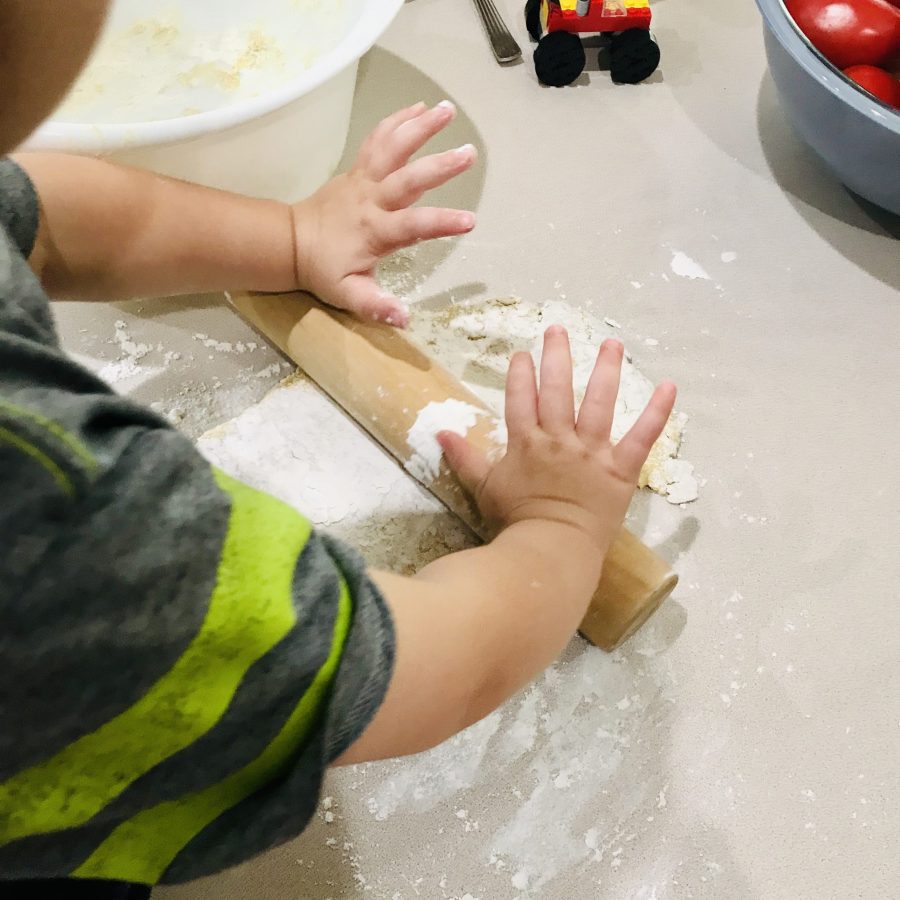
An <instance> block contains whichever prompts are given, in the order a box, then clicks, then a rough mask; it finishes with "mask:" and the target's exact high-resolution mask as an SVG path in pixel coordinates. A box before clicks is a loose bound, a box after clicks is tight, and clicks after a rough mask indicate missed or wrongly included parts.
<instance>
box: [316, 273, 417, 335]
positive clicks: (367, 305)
mask: <svg viewBox="0 0 900 900" xmlns="http://www.w3.org/2000/svg"><path fill="white" fill-rule="evenodd" d="M321 299H323V300H324V301H325V302H326V303H330V304H331V305H332V306H336V307H338V308H339V309H346V310H348V311H350V312H352V313H354V315H357V316H359V318H361V319H364V320H365V321H367V322H383V323H385V324H386V325H393V326H394V327H395V328H406V326H407V325H408V324H409V308H408V307H407V306H406V304H405V303H403V302H402V301H400V300H398V299H397V298H396V297H395V296H394V295H393V294H390V293H388V292H387V291H385V290H383V289H382V288H381V287H380V286H379V284H378V282H377V281H375V279H374V278H372V277H371V276H369V275H349V276H348V277H347V278H344V279H343V281H341V283H340V284H339V285H338V286H337V287H336V288H335V290H334V292H333V294H332V295H331V296H330V297H322V298H321Z"/></svg>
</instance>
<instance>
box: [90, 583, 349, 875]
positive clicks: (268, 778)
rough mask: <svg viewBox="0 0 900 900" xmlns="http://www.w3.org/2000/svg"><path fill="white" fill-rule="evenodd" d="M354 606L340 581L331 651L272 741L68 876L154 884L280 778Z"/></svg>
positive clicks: (323, 687)
mask: <svg viewBox="0 0 900 900" xmlns="http://www.w3.org/2000/svg"><path fill="white" fill-rule="evenodd" d="M351 613H352V603H351V599H350V591H349V589H348V588H347V584H346V582H345V581H344V580H343V578H342V579H341V586H340V595H339V600H338V612H337V617H336V620H335V626H334V631H333V633H332V640H331V650H330V652H329V654H328V657H327V659H326V660H325V662H324V663H323V664H322V667H321V668H320V669H319V671H318V672H317V673H316V677H315V679H314V680H313V682H312V684H311V685H310V686H309V688H307V690H306V692H305V693H304V695H303V697H302V699H301V700H300V702H299V703H298V704H297V706H296V707H295V709H294V711H293V712H292V713H291V715H290V717H289V718H288V720H287V722H286V723H285V725H284V727H283V728H282V729H281V731H280V732H279V733H278V734H277V735H276V737H275V738H274V740H273V741H272V742H271V743H270V744H269V745H268V746H267V747H266V749H265V750H264V751H263V752H262V753H261V754H260V755H259V756H258V757H257V758H256V759H254V760H253V761H252V762H251V763H248V764H247V765H246V766H244V767H243V768H242V769H239V770H238V771H237V772H234V773H233V774H231V775H229V776H228V778H226V779H224V780H223V781H221V782H219V783H218V784H214V785H212V786H210V787H209V788H207V789H205V790H203V791H198V792H197V793H194V794H189V795H187V796H185V797H181V798H179V799H178V800H173V801H171V802H168V803H161V804H159V805H158V806H155V807H151V808H150V809H147V810H145V811H144V812H141V813H138V814H137V815H136V816H134V817H133V818H131V819H129V820H128V821H127V822H123V823H122V824H121V825H120V826H119V827H118V828H116V830H115V831H113V832H112V834H111V835H110V836H109V837H108V838H107V839H106V840H105V841H104V842H103V843H102V844H101V845H100V846H99V847H98V848H97V849H96V850H95V851H94V853H93V854H92V855H91V856H90V857H89V858H88V859H87V861H86V862H85V863H84V864H83V865H81V866H80V867H79V868H78V869H76V870H75V871H74V872H73V873H72V874H73V876H74V877H75V878H100V879H112V880H120V881H131V882H136V883H138V884H156V883H157V882H158V881H159V880H160V878H162V876H163V874H164V873H165V871H166V869H167V868H168V867H169V866H170V865H171V864H172V861H173V860H174V859H175V857H176V856H178V854H179V853H180V852H181V850H183V849H184V847H186V846H187V845H188V844H189V843H190V841H191V840H193V838H194V837H196V836H197V835H198V834H199V833H200V832H201V831H202V830H203V829H204V828H206V827H207V826H208V825H209V824H211V823H212V822H213V821H215V820H216V819H217V818H218V817H219V816H221V815H222V814H223V813H224V812H226V811H227V810H229V809H231V808H232V807H234V806H237V804H238V803H240V802H241V801H242V800H244V799H246V798H247V797H249V796H250V795H251V794H253V793H254V792H255V791H257V790H259V789H260V788H261V787H263V786H264V785H266V784H269V783H271V782H272V781H274V780H276V779H277V778H279V777H281V776H283V775H284V773H285V772H286V771H287V770H288V769H289V767H290V765H291V761H292V760H293V759H294V758H296V755H297V753H298V751H299V749H300V748H301V747H302V745H303V743H304V741H305V740H306V738H307V737H308V735H309V732H310V730H311V729H312V726H313V725H314V724H315V722H316V720H317V714H318V712H319V710H320V708H321V706H322V702H323V700H324V699H325V694H326V692H327V690H328V688H329V687H330V686H331V682H332V681H333V680H334V676H335V673H336V671H337V667H338V663H339V662H340V659H341V654H342V653H343V649H344V643H345V642H346V640H347V632H348V631H349V628H350V619H351Z"/></svg>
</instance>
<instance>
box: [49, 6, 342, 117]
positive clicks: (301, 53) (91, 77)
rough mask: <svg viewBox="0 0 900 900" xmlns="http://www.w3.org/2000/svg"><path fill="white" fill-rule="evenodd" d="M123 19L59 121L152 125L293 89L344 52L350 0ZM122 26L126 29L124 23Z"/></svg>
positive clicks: (116, 19) (172, 11)
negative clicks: (324, 60)
mask: <svg viewBox="0 0 900 900" xmlns="http://www.w3.org/2000/svg"><path fill="white" fill-rule="evenodd" d="M129 6H130V7H137V8H140V7H142V6H146V12H148V13H152V14H151V15H149V16H145V17H138V18H135V17H134V16H132V17H131V19H130V21H129V20H127V19H123V16H122V15H117V16H115V17H114V18H113V20H112V21H111V22H110V25H109V27H108V28H107V30H106V32H105V34H104V35H103V37H102V38H101V40H100V42H99V44H98V46H97V48H96V50H95V52H94V54H93V56H92V57H91V60H90V62H89V64H88V66H87V68H86V69H85V71H84V72H83V73H82V75H81V77H80V78H79V79H78V81H77V82H76V84H75V86H74V87H73V89H72V91H71V92H70V94H69V96H68V98H67V99H66V101H65V103H64V104H63V105H62V107H61V108H60V109H59V111H58V112H57V114H56V115H55V116H54V119H55V120H56V121H61V122H77V123H92V124H112V123H120V124H121V123H129V122H144V121H155V120H160V119H172V118H178V117H182V116H189V115H195V114H197V113H201V112H208V111H210V110H213V109H219V108H222V107H224V106H227V105H229V104H231V103H234V102H235V101H238V100H247V99H250V98H252V97H257V96H261V95H263V94H265V93H266V92H268V91H270V90H272V89H274V88H276V87H278V86H279V85H281V84H284V83H286V82H289V81H290V80H291V79H293V78H296V77H298V76H300V75H301V74H302V73H303V72H304V71H306V70H307V69H309V68H310V67H311V66H312V65H313V64H314V63H315V62H316V60H317V59H318V58H319V57H321V56H322V55H323V54H325V53H328V52H329V51H331V50H332V49H334V47H336V46H337V45H338V43H339V42H340V40H341V39H342V37H343V36H344V34H345V33H346V30H347V23H348V10H347V4H346V3H345V2H343V0H337V2H334V0H281V2H267V3H262V4H254V5H253V6H252V8H250V11H249V12H246V11H243V8H242V7H240V6H237V5H236V4H233V3H223V4H222V5H221V6H215V7H213V6H210V5H205V6H204V9H205V12H204V11H203V10H199V11H198V10H197V9H191V8H189V7H186V8H185V9H184V10H180V9H177V8H171V9H167V10H166V11H163V12H159V13H156V12H155V11H154V10H153V6H152V5H151V4H139V3H131V4H130V5H129ZM123 22H124V24H123Z"/></svg>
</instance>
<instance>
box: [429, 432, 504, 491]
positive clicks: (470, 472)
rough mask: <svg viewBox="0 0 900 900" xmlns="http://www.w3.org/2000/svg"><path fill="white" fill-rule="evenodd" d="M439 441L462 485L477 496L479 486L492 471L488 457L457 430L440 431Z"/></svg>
mask: <svg viewBox="0 0 900 900" xmlns="http://www.w3.org/2000/svg"><path fill="white" fill-rule="evenodd" d="M437 441H438V443H439V444H440V445H441V449H442V450H443V451H444V457H445V458H446V460H447V465H448V466H450V468H451V469H452V470H453V472H454V473H455V474H456V477H457V478H458V479H459V480H460V483H461V484H462V486H463V487H464V488H465V489H466V490H467V491H468V492H469V493H470V494H472V495H473V496H476V497H477V495H478V489H479V487H480V486H481V484H482V483H483V482H484V480H485V479H486V478H487V476H488V473H489V472H490V471H491V464H490V462H489V461H488V458H487V457H486V456H485V455H484V454H483V453H481V452H480V451H478V450H476V449H475V448H474V447H473V446H472V445H471V444H470V443H469V442H468V441H467V440H466V439H465V438H464V437H460V435H458V434H457V433H456V432H455V431H440V432H438V434H437Z"/></svg>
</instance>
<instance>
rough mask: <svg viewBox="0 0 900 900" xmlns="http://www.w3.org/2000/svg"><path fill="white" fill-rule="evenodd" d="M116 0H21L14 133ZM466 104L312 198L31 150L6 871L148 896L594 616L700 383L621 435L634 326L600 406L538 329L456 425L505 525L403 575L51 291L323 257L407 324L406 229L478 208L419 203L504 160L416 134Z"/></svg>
mask: <svg viewBox="0 0 900 900" xmlns="http://www.w3.org/2000/svg"><path fill="white" fill-rule="evenodd" d="M105 5H106V4H105V2H103V0H68V2H67V3H64V4H59V3H51V2H50V0H0V40H2V41H3V47H2V53H0V74H2V81H0V83H2V85H3V93H4V103H3V105H2V106H0V136H2V138H0V139H2V142H3V147H2V148H0V150H2V149H5V150H6V151H9V150H11V149H12V148H14V147H15V146H17V145H18V144H19V143H20V142H21V141H22V140H23V139H24V138H25V137H26V136H27V135H28V134H29V133H30V131H31V130H33V129H34V127H35V126H36V125H37V124H38V123H39V122H40V121H41V120H42V119H43V118H44V117H45V116H46V115H48V114H49V113H50V112H51V111H52V109H53V108H54V106H55V105H56V104H57V103H58V101H59V99H60V97H61V95H62V94H63V92H64V91H65V90H66V88H67V86H68V85H69V84H70V83H71V82H72V80H73V79H74V78H75V76H76V74H77V72H78V70H79V67H80V66H81V65H82V64H83V61H84V59H85V57H86V56H87V54H88V52H89V49H90V47H91V45H92V42H93V41H94V39H95V37H96V34H97V31H98V29H99V27H100V25H101V23H102V20H103V15H104V8H105ZM452 116H453V108H452V106H450V105H449V104H439V105H438V106H437V107H435V108H433V109H426V108H425V107H424V106H423V105H422V104H418V105H416V106H413V107H410V108H409V109H406V110H403V111H402V112H399V113H397V114H396V115H394V116H392V117H391V118H389V119H387V120H386V121H385V122H383V123H382V124H381V125H380V126H379V127H378V128H377V129H376V130H375V132H374V133H373V134H372V135H371V136H370V137H369V139H368V140H367V142H366V143H365V145H364V147H363V148H362V150H361V152H360V155H359V159H358V161H357V163H356V165H355V166H354V168H353V169H352V171H351V172H349V173H348V174H346V175H342V176H340V177H338V178H336V179H334V180H333V181H331V182H330V183H329V184H328V185H326V186H325V187H324V188H323V189H322V190H321V191H319V192H318V193H317V194H315V195H314V196H313V197H311V198H310V199H309V200H307V201H304V202H302V203H299V204H297V205H295V206H294V207H292V208H291V207H288V206H286V205H283V204H279V203H274V202H269V201H258V200H250V199H246V198H241V197H237V196H231V195H228V194H223V193H219V192H215V191H211V190H207V189H204V188H200V187H195V186H191V185H187V184H182V183H178V182H174V181H170V180H167V179H164V178H160V177H157V176H155V175H151V174H147V173H142V172H137V171H131V170H127V169H122V168H118V167H116V166H113V165H111V164H108V163H106V162H101V161H97V160H90V159H78V158H70V157H63V156H58V157H57V156H53V155H23V156H21V157H19V159H18V164H16V163H14V162H11V161H8V160H7V161H4V162H3V163H2V164H0V223H2V226H3V227H2V233H0V484H2V496H3V505H2V509H0V897H2V898H6V900H13V898H23V897H42V898H54V900H56V898H63V900H67V898H73V897H91V898H101V900H103V898H113V897H120V898H125V897H128V898H137V897H146V896H148V894H149V892H150V890H151V887H152V885H154V884H156V883H159V882H179V881H185V880H189V879H192V878H196V877H198V876H201V875H207V874H210V873H213V872H216V871H219V870H222V869H224V868H227V867H229V866H232V865H235V864H237V863H239V862H241V861H242V860H245V859H247V858H249V857H251V856H253V855H254V854H257V853H260V852H262V851H264V850H266V849H267V848H270V847H272V846H274V845H276V844H279V843H281V842H283V841H286V840H289V839H290V838H293V837H295V836H296V835H298V834H299V833H300V832H301V831H302V830H303V828H304V827H305V825H306V824H307V822H308V820H309V818H310V816H311V815H312V813H313V811H314V809H315V806H316V800H317V795H318V792H319V788H320V785H321V782H322V778H323V775H324V772H325V770H326V769H327V768H328V767H329V766H332V765H342V764H346V763H355V762H361V761H363V760H372V759H379V758H383V757H390V756H397V755H402V754H408V753H416V752H419V751H421V750H424V749H426V748H428V747H432V746H434V745H435V744H437V743H439V742H441V741H443V740H444V739H446V738H448V737H449V736H450V735H452V734H454V733H456V732H458V731H459V730H460V729H463V728H465V727H466V726H468V725H470V724H472V723H473V722H475V721H477V720H478V719H480V718H481V717H483V716H484V715H486V714H487V713H488V712H489V711H491V710H493V709H494V708H495V707H496V706H498V705H499V704H500V703H502V702H503V701H504V700H505V699H506V698H508V697H509V696H510V695H512V694H513V693H515V692H516V691H517V690H519V689H520V688H521V687H522V686H524V685H525V684H526V683H527V682H528V681H529V680H530V679H532V678H534V677H535V676H536V675H537V674H538V673H539V672H540V671H541V670H542V669H543V668H544V667H546V666H547V665H548V664H549V663H550V662H551V661H552V660H553V659H554V657H555V656H556V655H557V654H558V653H559V651H560V650H561V649H562V648H563V647H564V646H565V644H566V642H567V641H568V640H569V639H570V638H571V636H572V634H573V632H574V630H575V628H576V627H577V625H578V623H579V621H580V620H581V618H582V616H583V615H584V613H585V611H586V609H587V605H588V601H589V599H590V597H591V594H592V592H593V590H594V588H595V586H596V584H597V581H598V578H599V576H600V571H601V567H602V565H603V558H604V554H605V552H606V550H607V548H608V547H609V545H610V542H611V541H612V540H613V538H614V536H615V534H616V532H617V530H618V529H619V527H620V525H621V523H622V519H623V516H624V514H625V511H626V509H627V506H628V503H629V501H630V499H631V496H632V493H633V490H634V485H635V481H636V479H637V476H638V473H639V471H640V468H641V465H642V463H643V461H644V459H645V458H646V456H647V453H648V451H649V449H650V447H651V445H652V443H653V441H654V440H655V439H656V437H657V436H658V435H659V433H660V431H661V429H662V427H663V425H664V423H665V421H666V419H667V418H668V415H669V413H670V411H671V408H672V404H673V401H674V387H673V386H672V385H670V384H665V385H663V386H661V387H660V388H658V389H657V391H656V393H655V394H654V396H653V399H652V400H651V402H650V404H649V406H648V408H647V410H646V411H645V412H644V414H643V416H642V417H641V419H640V420H639V421H638V423H637V424H636V425H635V426H634V428H633V429H632V431H631V432H630V433H629V434H628V435H627V436H626V437H625V438H624V439H623V440H622V441H621V442H620V443H619V444H618V445H617V446H616V447H612V446H611V444H610V441H609V432H610V423H611V419H612V414H613V405H614V399H615V395H616V391H617V385H618V373H619V367H620V364H621V357H622V347H621V345H620V344H618V343H617V342H614V341H609V342H607V343H605V344H604V345H603V347H602V348H601V349H600V353H599V356H598V360H597V366H596V369H595V370H594V374H593V376H592V378H591V381H590V385H589V387H588V389H587V394H586V396H585V399H584V402H583V404H582V406H581V410H580V412H579V414H578V418H577V421H576V418H575V416H574V414H573V410H574V400H573V391H572V367H571V359H570V356H569V348H568V340H567V337H566V335H565V333H564V332H563V330H562V329H560V328H550V329H548V331H547V334H546V339H545V352H544V356H543V360H542V363H541V372H540V376H541V377H540V390H538V389H537V386H536V379H535V372H534V369H533V366H532V363H531V359H530V357H528V356H527V355H524V354H520V355H517V356H515V357H514V358H513V360H512V363H511V366H510V372H509V379H508V384H507V405H506V416H507V421H508V426H509V451H508V453H507V455H506V456H505V458H504V459H502V460H501V461H500V462H498V463H497V464H496V465H491V464H490V463H488V462H487V461H486V460H485V459H483V458H481V457H480V456H479V455H478V454H477V453H476V452H475V451H474V450H472V449H471V448H470V447H469V446H468V445H467V444H466V442H465V441H464V440H463V439H461V438H458V437H456V436H455V435H451V434H444V435H442V436H441V441H442V446H443V448H444V451H445V453H446V455H447V458H448V461H449V463H450V464H451V465H452V466H453V467H454V468H455V470H456V471H457V472H458V473H459V476H460V477H461V479H462V481H463V483H464V484H465V485H467V486H468V487H469V488H470V489H471V490H472V491H473V492H474V494H475V496H476V498H477V500H478V502H479V504H480V505H481V508H482V509H483V511H484V512H485V514H486V515H487V516H489V517H491V518H492V519H494V520H495V521H496V522H497V523H498V528H499V536H498V537H497V538H496V539H495V540H494V541H493V542H491V543H490V544H489V545H488V546H485V547H481V548H478V549H475V550H468V551H465V552H462V553H456V554H452V555H450V556H447V557H445V558H444V559H442V560H440V561H438V562H436V563H434V564H432V565H430V566H428V567H427V568H425V569H424V570H423V571H422V572H420V573H419V574H418V575H417V576H416V577H414V578H403V577H400V576H398V575H393V574H390V573H386V572H374V571H367V570H366V568H365V565H364V563H363V562H362V560H361V559H359V557H358V556H357V555H356V554H355V553H354V552H353V551H351V550H349V549H348V548H347V547H344V546H342V545H341V544H340V543H338V542H337V541H334V540H332V539H330V538H329V537H327V536H326V535H322V534H319V533H318V532H316V531H314V530H312V529H311V527H310V525H309V523H308V522H307V521H306V520H305V519H304V518H303V517H302V516H301V515H300V514H299V513H297V512H295V511H294V510H292V509H290V508H288V507H287V506H285V505H284V504H282V503H280V502H278V501H276V500H274V499H273V498H271V497H268V496H266V495H264V494H261V493H259V492H257V491H254V490H252V489H251V488H249V487H247V486H246V485H243V484H240V483H238V482H236V481H234V480H233V479H231V478H229V477H228V476H226V475H225V474H223V473H222V472H219V471H216V470H214V469H212V468H211V467H210V466H209V465H208V464H207V463H206V462H205V461H204V460H203V459H202V458H201V457H200V456H199V454H198V453H197V452H196V451H195V449H194V448H193V446H192V445H191V443H190V442H189V441H188V440H187V439H186V438H184V437H182V436H181V435H179V434H178V433H177V432H176V431H174V430H172V429H171V428H169V427H168V426H167V425H166V423H164V422H163V421H161V420H159V419H158V418H157V417H156V416H154V415H153V414H151V413H150V412H148V411H146V410H144V409H142V408H140V407H138V406H136V405H135V404H134V403H131V402H130V401H128V400H126V399H124V398H120V397H117V396H116V395H115V394H113V393H112V392H111V391H110V390H109V389H108V388H107V387H106V386H105V385H104V384H103V383H102V382H100V381H99V380H98V379H97V378H95V377H94V376H93V375H91V374H90V373H89V372H87V371H85V370H84V369H82V368H81V367H80V366H78V365H76V364H75V363H74V362H73V361H71V360H69V359H68V358H67V357H66V356H65V355H64V353H63V352H62V350H61V348H60V346H59V343H58V339H57V337H56V334H55V331H54V326H53V321H52V317H51V314H50V307H49V302H48V300H47V296H48V295H49V296H52V297H74V298H83V299H113V298H121V297H124V296H135V295H139V296H161V295H169V294H173V293H178V292H194V291H213V290H218V289H223V288H252V289H257V290H262V291H284V290H289V289H293V288H305V289H307V290H311V291H314V292H315V293H316V294H318V296H319V297H321V298H322V299H323V300H325V301H327V302H329V303H332V304H334V305H337V306H341V307H344V308H346V309H349V310H352V311H353V312H355V313H357V314H358V315H362V316H366V317H368V318H372V319H379V320H384V321H388V320H390V321H392V322H393V323H394V324H398V325H402V324H405V321H406V315H407V314H406V311H405V310H404V308H403V307H402V305H401V304H400V303H399V302H398V301H397V300H396V299H395V298H394V297H391V296H389V295H385V294H384V293H382V292H381V291H380V290H379V288H378V286H377V284H376V282H375V280H374V278H373V272H374V267H375V265H376V262H377V260H378V258H379V257H380V256H382V255H383V254H386V253H389V252H391V251H392V250H394V249H396V248H399V247H402V246H405V245H407V244H411V243H413V242H415V241H418V240H423V239H427V238H433V237H438V236H442V235H453V234H462V233H464V232H467V231H468V230H470V229H471V228H472V226H473V217H472V215H471V214H470V213H466V212H459V211H452V210H444V209H425V208H412V207H411V204H412V203H414V202H415V201H416V200H418V199H419V197H421V196H422V195H423V194H424V193H425V192H426V191H427V190H429V189H430V188H433V187H436V186H437V185H439V184H441V183H443V182H445V181H447V180H448V179H450V178H452V177H453V176H454V175H456V174H458V173H460V172H462V171H464V170H465V169H468V168H469V167H470V166H471V165H472V164H473V161H474V152H473V150H472V149H471V148H469V147H463V148H461V149H459V150H453V151H449V152H447V153H442V154H438V155H436V156H429V157H425V158H423V159H419V160H417V161H415V162H409V160H410V158H411V156H412V154H413V153H415V152H416V151H417V150H418V149H419V148H420V147H422V146H423V145H424V143H425V142H426V141H427V140H428V139H429V138H430V137H432V136H433V135H435V134H436V133H438V132H439V131H440V130H441V129H442V128H443V127H444V126H445V125H446V124H447V123H448V122H449V121H450V119H451V118H452ZM301 164H302V160H298V165H301Z"/></svg>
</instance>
